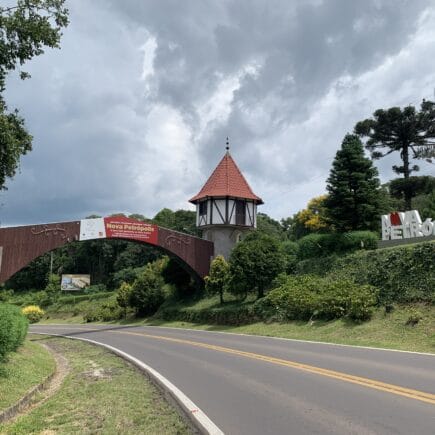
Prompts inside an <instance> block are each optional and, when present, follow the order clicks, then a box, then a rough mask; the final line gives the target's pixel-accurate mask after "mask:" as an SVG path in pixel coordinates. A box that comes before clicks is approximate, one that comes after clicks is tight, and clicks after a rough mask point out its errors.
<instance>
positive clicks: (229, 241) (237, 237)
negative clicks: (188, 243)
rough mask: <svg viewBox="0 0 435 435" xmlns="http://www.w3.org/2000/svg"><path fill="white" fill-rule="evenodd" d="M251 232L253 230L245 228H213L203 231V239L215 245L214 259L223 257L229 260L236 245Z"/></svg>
mask: <svg viewBox="0 0 435 435" xmlns="http://www.w3.org/2000/svg"><path fill="white" fill-rule="evenodd" d="M250 231H252V229H251V228H244V227H234V226H232V227H229V226H228V227H227V226H219V227H211V228H207V229H204V230H203V233H202V238H203V239H205V240H208V241H210V242H213V243H214V257H216V256H218V255H223V256H224V257H225V259H226V260H228V258H229V257H230V254H231V250H232V249H233V247H234V245H235V244H236V243H237V242H240V241H241V240H243V238H244V237H245V236H246V234H248V233H249V232H250Z"/></svg>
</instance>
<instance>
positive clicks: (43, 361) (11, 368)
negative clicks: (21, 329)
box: [0, 340, 55, 412]
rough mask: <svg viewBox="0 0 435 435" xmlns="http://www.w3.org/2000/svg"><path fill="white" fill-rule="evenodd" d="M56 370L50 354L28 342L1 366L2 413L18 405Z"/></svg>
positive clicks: (0, 400)
mask: <svg viewBox="0 0 435 435" xmlns="http://www.w3.org/2000/svg"><path fill="white" fill-rule="evenodd" d="M54 370H55V361H54V358H53V356H52V355H51V354H50V352H49V351H48V350H46V349H44V348H43V347H42V346H39V345H38V344H36V343H32V342H30V341H28V340H26V341H25V342H24V345H23V346H22V347H20V348H19V349H18V350H17V352H13V353H11V354H10V355H9V358H8V360H7V361H5V362H3V363H1V364H0V412H1V411H3V410H5V409H7V408H9V407H10V406H12V405H14V404H15V403H17V402H18V401H19V400H20V399H21V398H22V397H23V396H24V395H25V394H26V393H27V392H28V391H29V390H31V389H32V388H33V387H35V386H37V385H39V384H41V383H42V382H44V381H45V380H46V379H47V377H48V376H50V375H51V374H52V373H53V372H54Z"/></svg>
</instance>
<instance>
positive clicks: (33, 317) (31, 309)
mask: <svg viewBox="0 0 435 435" xmlns="http://www.w3.org/2000/svg"><path fill="white" fill-rule="evenodd" d="M21 312H22V313H23V314H24V315H25V316H26V317H27V320H28V321H29V323H37V322H39V321H40V320H41V319H42V317H43V316H44V314H45V311H44V310H43V309H42V308H40V307H38V305H28V306H27V307H24V308H23V309H22V310H21Z"/></svg>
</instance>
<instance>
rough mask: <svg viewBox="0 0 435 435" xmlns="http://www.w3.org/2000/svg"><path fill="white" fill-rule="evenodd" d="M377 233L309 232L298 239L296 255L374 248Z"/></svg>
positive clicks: (305, 255) (300, 257)
mask: <svg viewBox="0 0 435 435" xmlns="http://www.w3.org/2000/svg"><path fill="white" fill-rule="evenodd" d="M378 238H379V237H378V235H377V234H376V233H374V232H371V231H351V232H348V233H332V234H309V235H308V236H305V237H302V238H301V239H300V240H299V241H298V245H299V250H298V257H299V259H301V260H305V259H309V258H319V257H325V256H328V255H332V254H339V255H342V254H345V253H351V252H354V251H357V250H361V249H363V250H370V249H376V248H377V244H378Z"/></svg>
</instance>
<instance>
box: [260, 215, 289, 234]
mask: <svg viewBox="0 0 435 435" xmlns="http://www.w3.org/2000/svg"><path fill="white" fill-rule="evenodd" d="M257 231H258V232H260V233H263V234H267V235H269V236H272V237H274V238H276V239H278V240H286V238H287V235H286V232H285V230H284V228H283V226H282V225H281V224H280V223H279V222H278V221H276V220H275V219H272V218H271V217H270V216H268V215H267V214H266V213H257Z"/></svg>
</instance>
